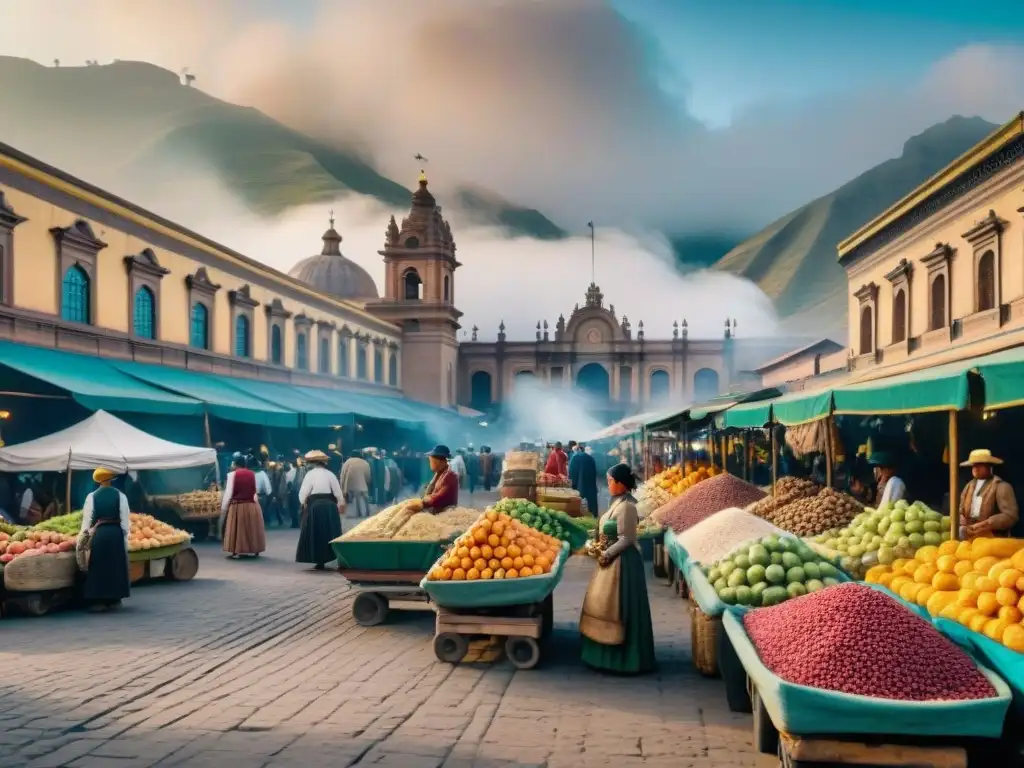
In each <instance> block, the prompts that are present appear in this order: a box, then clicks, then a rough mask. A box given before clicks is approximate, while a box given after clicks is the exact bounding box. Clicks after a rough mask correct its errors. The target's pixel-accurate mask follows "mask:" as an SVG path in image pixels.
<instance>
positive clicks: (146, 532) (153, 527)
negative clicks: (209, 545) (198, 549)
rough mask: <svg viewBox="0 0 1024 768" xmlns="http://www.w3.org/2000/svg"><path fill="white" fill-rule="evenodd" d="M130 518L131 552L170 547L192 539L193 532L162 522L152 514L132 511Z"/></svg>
mask: <svg viewBox="0 0 1024 768" xmlns="http://www.w3.org/2000/svg"><path fill="white" fill-rule="evenodd" d="M128 520H129V522H130V523H131V532H130V533H129V534H128V551H129V552H138V551H139V550H142V549H160V548H162V547H170V546H173V545H175V544H184V543H185V542H187V541H190V540H191V539H192V536H191V534H189V533H188V532H187V531H182V530H179V529H177V528H175V527H173V526H170V525H168V524H167V523H162V522H160V521H159V520H157V519H156V518H155V517H152V516H151V515H140V514H137V513H135V512H132V513H131V514H130V515H129V516H128Z"/></svg>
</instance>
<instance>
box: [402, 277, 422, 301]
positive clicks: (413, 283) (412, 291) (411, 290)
mask: <svg viewBox="0 0 1024 768" xmlns="http://www.w3.org/2000/svg"><path fill="white" fill-rule="evenodd" d="M402 282H403V284H404V285H405V298H406V300H407V301H418V300H419V299H422V298H423V293H422V288H423V281H422V280H420V274H419V272H417V271H416V270H415V269H407V270H405V274H404V275H403V276H402Z"/></svg>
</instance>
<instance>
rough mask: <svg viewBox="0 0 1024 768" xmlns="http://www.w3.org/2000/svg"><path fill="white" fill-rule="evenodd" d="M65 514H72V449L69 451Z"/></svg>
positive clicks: (65, 485) (65, 487)
mask: <svg viewBox="0 0 1024 768" xmlns="http://www.w3.org/2000/svg"><path fill="white" fill-rule="evenodd" d="M64 514H65V515H69V514H71V449H70V448H69V449H68V479H67V481H66V482H65V484H64Z"/></svg>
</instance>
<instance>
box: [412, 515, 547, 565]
mask: <svg viewBox="0 0 1024 768" xmlns="http://www.w3.org/2000/svg"><path fill="white" fill-rule="evenodd" d="M561 552H562V541H561V540H560V539H558V538H555V537H554V536H549V535H547V534H546V533H541V532H540V531H538V530H536V529H534V528H531V527H530V526H528V525H526V524H524V523H522V522H520V521H519V520H515V519H513V518H512V517H510V516H508V515H506V514H504V513H502V512H498V511H496V510H493V509H489V510H487V511H486V512H485V513H484V514H483V515H481V516H480V518H479V519H478V520H477V521H476V522H475V523H473V525H472V526H471V527H470V528H469V530H468V531H466V532H465V533H464V534H463V535H462V536H460V537H459V538H458V539H456V540H455V541H454V542H453V543H452V545H451V546H450V547H449V548H448V551H447V552H445V554H444V556H443V557H442V558H441V560H439V561H438V563H437V565H435V566H434V567H433V568H432V569H431V570H430V573H428V574H427V579H428V580H429V581H489V580H492V579H518V578H526V577H528V576H541V575H543V574H545V573H551V570H552V568H554V566H555V564H556V563H557V562H558V558H559V557H560V556H561Z"/></svg>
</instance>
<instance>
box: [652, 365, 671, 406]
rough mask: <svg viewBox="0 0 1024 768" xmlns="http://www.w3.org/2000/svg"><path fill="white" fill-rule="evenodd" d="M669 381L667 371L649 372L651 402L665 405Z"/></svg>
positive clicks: (669, 386) (669, 385)
mask: <svg viewBox="0 0 1024 768" xmlns="http://www.w3.org/2000/svg"><path fill="white" fill-rule="evenodd" d="M670 388H671V381H670V379H669V376H668V371H652V372H651V402H652V403H658V404H661V403H665V402H666V401H667V400H668V396H669V390H670Z"/></svg>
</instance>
